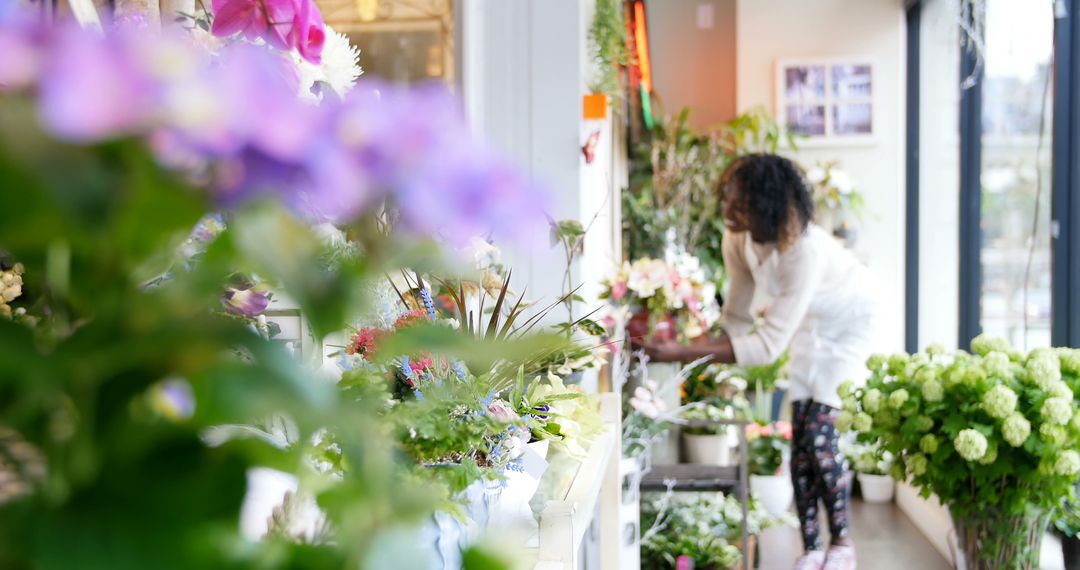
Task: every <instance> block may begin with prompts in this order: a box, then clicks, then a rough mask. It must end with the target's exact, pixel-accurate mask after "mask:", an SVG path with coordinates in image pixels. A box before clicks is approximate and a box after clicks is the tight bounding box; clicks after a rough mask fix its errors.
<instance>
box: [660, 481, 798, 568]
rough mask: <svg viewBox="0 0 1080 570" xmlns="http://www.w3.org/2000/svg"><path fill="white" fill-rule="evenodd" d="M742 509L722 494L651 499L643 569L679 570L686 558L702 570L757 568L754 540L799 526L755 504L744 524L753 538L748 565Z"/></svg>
mask: <svg viewBox="0 0 1080 570" xmlns="http://www.w3.org/2000/svg"><path fill="white" fill-rule="evenodd" d="M743 524H744V522H743V517H742V505H741V504H740V503H739V500H738V499H737V498H736V497H735V496H734V495H727V496H725V495H723V494H722V493H685V494H682V493H680V494H678V495H675V494H670V493H669V494H662V493H650V494H648V495H643V496H642V502H641V528H642V529H644V530H643V531H642V534H641V567H642V568H675V567H676V564H677V561H678V560H679V559H680V558H683V557H686V558H688V559H689V560H690V561H692V562H693V567H694V568H695V569H697V570H723V569H728V568H753V567H754V564H753V559H752V553H753V551H754V547H753V542H754V540H753V539H754V537H755V536H757V535H759V534H761V531H763V530H765V529H767V528H771V527H774V526H778V525H787V526H795V525H796V522H795V519H794V517H793V516H792V515H791V514H790V513H784V514H782V515H781V516H776V515H774V514H772V513H770V512H769V511H768V510H767V509H765V508H764V507H763V506H762V505H761V503H760V502H758V501H756V500H754V499H750V503H749V511H748V512H747V517H746V521H745V524H746V526H747V528H746V530H747V532H748V533H749V534H750V536H751V546H750V549H749V550H750V553H748V554H749V555H748V556H747V557H746V558H747V559H746V560H745V561H744V560H743V556H742V552H741V551H740V550H739V547H738V544H739V543H740V540H741V537H742V529H743Z"/></svg>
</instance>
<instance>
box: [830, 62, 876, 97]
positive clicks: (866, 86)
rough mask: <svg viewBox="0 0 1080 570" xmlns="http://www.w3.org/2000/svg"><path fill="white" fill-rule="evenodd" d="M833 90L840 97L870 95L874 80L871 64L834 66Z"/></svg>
mask: <svg viewBox="0 0 1080 570" xmlns="http://www.w3.org/2000/svg"><path fill="white" fill-rule="evenodd" d="M832 91H833V95H835V96H836V97H838V98H844V99H850V98H854V97H862V98H866V97H869V96H870V95H871V94H872V92H873V81H872V78H871V74H870V66H869V65H837V66H834V67H833V68H832Z"/></svg>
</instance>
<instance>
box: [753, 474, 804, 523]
mask: <svg viewBox="0 0 1080 570" xmlns="http://www.w3.org/2000/svg"><path fill="white" fill-rule="evenodd" d="M750 493H751V494H752V495H753V496H754V498H755V499H757V500H758V502H760V503H761V506H763V507H765V510H767V511H769V513H771V514H772V515H773V516H777V517H778V516H781V515H783V514H784V513H786V512H788V511H789V510H790V509H791V502H792V500H793V499H794V498H795V488H794V487H792V486H791V476H790V475H787V474H783V475H750Z"/></svg>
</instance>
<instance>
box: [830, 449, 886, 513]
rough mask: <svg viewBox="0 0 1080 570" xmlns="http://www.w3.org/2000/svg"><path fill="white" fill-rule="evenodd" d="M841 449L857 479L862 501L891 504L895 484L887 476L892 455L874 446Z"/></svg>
mask: <svg viewBox="0 0 1080 570" xmlns="http://www.w3.org/2000/svg"><path fill="white" fill-rule="evenodd" d="M842 449H843V452H844V455H845V456H846V457H847V458H848V460H850V461H851V463H852V466H853V467H854V470H855V473H856V475H857V477H858V478H859V488H860V489H861V490H862V498H863V500H864V501H866V502H867V503H888V502H891V501H892V499H893V494H894V492H895V490H896V482H895V481H893V478H892V476H891V475H889V470H890V469H891V468H892V454H891V453H889V452H888V451H885V450H883V449H881V448H879V447H878V446H876V445H867V444H854V445H850V446H845V447H844V448H842Z"/></svg>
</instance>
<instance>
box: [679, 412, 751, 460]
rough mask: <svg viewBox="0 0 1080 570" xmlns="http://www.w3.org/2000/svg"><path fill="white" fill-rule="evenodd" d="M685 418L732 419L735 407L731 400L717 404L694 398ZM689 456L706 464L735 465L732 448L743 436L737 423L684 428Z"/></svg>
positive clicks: (684, 442)
mask: <svg viewBox="0 0 1080 570" xmlns="http://www.w3.org/2000/svg"><path fill="white" fill-rule="evenodd" d="M682 418H683V419H684V420H710V421H717V420H730V419H734V418H735V408H734V407H733V406H732V405H731V404H730V403H727V404H723V405H716V404H713V403H709V402H694V403H692V404H688V405H687V406H686V410H685V411H684V412H683V413H682ZM682 437H683V444H684V446H685V449H686V459H687V462H689V463H698V464H702V465H723V466H727V465H733V464H734V457H733V454H732V451H733V450H734V449H735V448H736V447H737V446H738V444H739V440H738V435H737V432H736V431H735V426H731V425H715V426H691V427H684V428H682Z"/></svg>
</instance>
